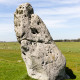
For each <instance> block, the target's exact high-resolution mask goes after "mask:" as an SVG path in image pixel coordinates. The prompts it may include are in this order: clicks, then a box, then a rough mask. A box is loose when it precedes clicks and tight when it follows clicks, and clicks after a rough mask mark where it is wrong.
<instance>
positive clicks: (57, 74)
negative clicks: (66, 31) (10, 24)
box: [14, 3, 67, 80]
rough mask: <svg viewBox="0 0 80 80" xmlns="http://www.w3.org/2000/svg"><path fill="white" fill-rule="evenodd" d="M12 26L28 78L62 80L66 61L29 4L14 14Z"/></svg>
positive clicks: (64, 76)
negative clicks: (13, 26)
mask: <svg viewBox="0 0 80 80" xmlns="http://www.w3.org/2000/svg"><path fill="white" fill-rule="evenodd" d="M14 25H15V32H16V36H17V40H18V42H19V43H20V44H21V51H22V58H23V60H24V62H25V64H26V67H27V71H28V74H29V76H31V77H32V78H35V79H38V80H64V79H66V78H67V75H66V73H65V66H66V60H65V57H64V56H63V55H62V54H61V52H60V51H59V49H58V48H57V46H56V45H55V43H54V42H53V39H52V37H51V35H50V33H49V31H48V29H47V28H46V26H45V24H44V22H43V21H42V20H41V18H40V17H39V16H38V15H36V14H34V11H33V8H32V6H31V5H30V4H29V3H24V4H21V5H20V6H19V7H18V8H17V9H16V12H15V13H14Z"/></svg>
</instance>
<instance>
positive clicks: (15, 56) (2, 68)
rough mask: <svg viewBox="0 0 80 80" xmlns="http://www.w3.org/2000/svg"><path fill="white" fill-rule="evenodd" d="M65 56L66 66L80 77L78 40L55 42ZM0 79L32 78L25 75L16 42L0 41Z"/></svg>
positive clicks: (19, 79) (79, 46)
mask: <svg viewBox="0 0 80 80" xmlns="http://www.w3.org/2000/svg"><path fill="white" fill-rule="evenodd" d="M56 45H57V46H58V47H59V49H60V50H61V52H62V53H63V54H64V56H65V57H66V62H67V67H68V68H69V69H72V71H73V73H74V74H75V75H76V79H74V80H79V79H80V42H57V43H56ZM0 80H34V79H32V78H30V77H29V76H28V75H27V71H26V66H25V64H24V62H23V60H22V58H21V52H20V45H19V44H18V43H16V42H14V43H12V42H8V43H0Z"/></svg>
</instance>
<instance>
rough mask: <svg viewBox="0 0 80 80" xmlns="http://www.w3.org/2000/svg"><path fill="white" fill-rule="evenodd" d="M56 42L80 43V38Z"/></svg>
mask: <svg viewBox="0 0 80 80" xmlns="http://www.w3.org/2000/svg"><path fill="white" fill-rule="evenodd" d="M54 41H55V42H80V38H79V39H71V40H70V39H64V40H62V39H60V40H54Z"/></svg>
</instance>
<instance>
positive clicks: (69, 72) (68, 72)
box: [65, 67, 76, 79]
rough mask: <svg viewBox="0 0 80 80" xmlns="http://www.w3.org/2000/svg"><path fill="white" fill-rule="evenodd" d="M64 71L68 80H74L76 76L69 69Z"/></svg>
mask: <svg viewBox="0 0 80 80" xmlns="http://www.w3.org/2000/svg"><path fill="white" fill-rule="evenodd" d="M65 71H66V74H67V75H68V76H69V77H70V79H76V75H75V74H74V73H73V71H72V70H71V69H69V68H68V67H66V69H65Z"/></svg>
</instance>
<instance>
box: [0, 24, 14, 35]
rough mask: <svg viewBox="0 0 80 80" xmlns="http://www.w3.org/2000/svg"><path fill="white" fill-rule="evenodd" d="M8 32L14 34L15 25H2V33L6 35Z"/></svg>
mask: <svg viewBox="0 0 80 80" xmlns="http://www.w3.org/2000/svg"><path fill="white" fill-rule="evenodd" d="M6 32H8V33H9V32H10V33H11V32H14V25H13V24H0V33H2V34H5V33H6Z"/></svg>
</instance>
